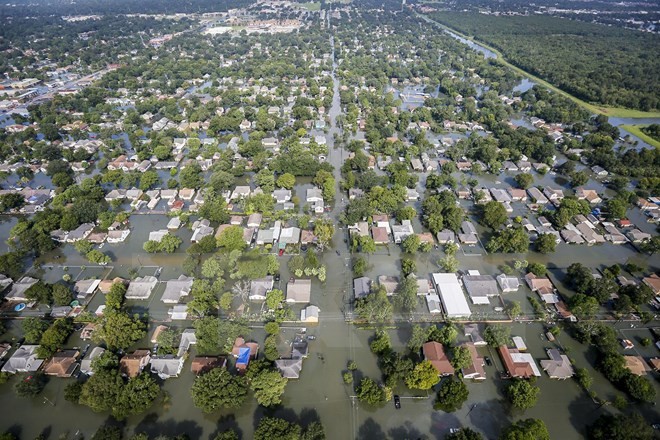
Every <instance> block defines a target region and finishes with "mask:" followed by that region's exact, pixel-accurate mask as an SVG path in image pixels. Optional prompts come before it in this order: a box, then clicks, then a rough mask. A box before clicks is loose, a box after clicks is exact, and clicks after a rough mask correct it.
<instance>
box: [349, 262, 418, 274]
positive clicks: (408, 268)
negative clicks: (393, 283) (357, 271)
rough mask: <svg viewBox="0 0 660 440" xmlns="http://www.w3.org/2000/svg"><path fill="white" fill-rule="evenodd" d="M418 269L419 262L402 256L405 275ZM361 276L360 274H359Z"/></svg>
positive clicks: (402, 270) (402, 268) (402, 267)
mask: <svg viewBox="0 0 660 440" xmlns="http://www.w3.org/2000/svg"><path fill="white" fill-rule="evenodd" d="M416 271H417V264H416V263H415V260H414V259H412V258H402V259H401V272H403V275H404V276H408V275H411V274H414V273H415V272H416ZM358 276H359V275H358Z"/></svg>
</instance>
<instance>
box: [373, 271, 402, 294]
mask: <svg viewBox="0 0 660 440" xmlns="http://www.w3.org/2000/svg"><path fill="white" fill-rule="evenodd" d="M378 284H379V285H380V286H382V287H383V288H385V292H386V293H387V296H392V295H394V294H395V293H396V289H397V287H399V278H398V277H394V276H389V275H380V276H379V277H378Z"/></svg>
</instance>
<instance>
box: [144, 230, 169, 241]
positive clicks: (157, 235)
mask: <svg viewBox="0 0 660 440" xmlns="http://www.w3.org/2000/svg"><path fill="white" fill-rule="evenodd" d="M169 233H170V231H168V230H167V229H159V230H157V231H151V232H149V241H155V242H157V243H160V242H161V240H162V239H163V237H165V236H166V235H167V234H169Z"/></svg>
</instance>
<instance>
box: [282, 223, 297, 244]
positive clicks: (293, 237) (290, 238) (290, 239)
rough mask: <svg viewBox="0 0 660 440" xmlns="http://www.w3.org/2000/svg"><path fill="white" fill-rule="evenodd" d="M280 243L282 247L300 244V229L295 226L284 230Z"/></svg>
mask: <svg viewBox="0 0 660 440" xmlns="http://www.w3.org/2000/svg"><path fill="white" fill-rule="evenodd" d="M279 241H280V245H287V244H298V243H299V242H300V228H297V227H295V226H293V227H290V228H282V230H281V231H280V238H279Z"/></svg>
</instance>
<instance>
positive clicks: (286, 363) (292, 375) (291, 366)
mask: <svg viewBox="0 0 660 440" xmlns="http://www.w3.org/2000/svg"><path fill="white" fill-rule="evenodd" d="M302 364H303V360H302V359H301V358H297V359H277V360H275V367H276V368H277V370H278V371H279V372H280V374H281V375H282V377H286V378H287V379H298V378H299V377H300V372H301V371H302Z"/></svg>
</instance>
